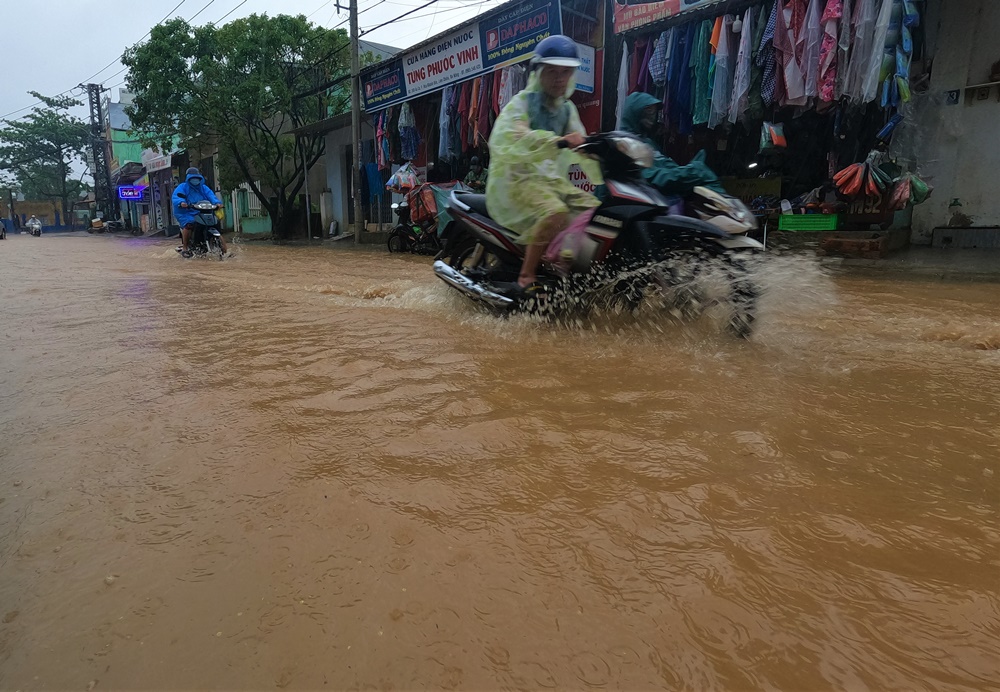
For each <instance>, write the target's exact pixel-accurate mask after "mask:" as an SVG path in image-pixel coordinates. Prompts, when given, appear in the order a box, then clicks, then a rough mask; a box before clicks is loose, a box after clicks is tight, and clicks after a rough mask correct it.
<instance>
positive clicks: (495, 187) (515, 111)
mask: <svg viewBox="0 0 1000 692" xmlns="http://www.w3.org/2000/svg"><path fill="white" fill-rule="evenodd" d="M531 62H532V67H533V71H532V73H531V76H530V77H529V79H528V86H527V87H526V88H525V89H524V90H523V91H521V92H520V93H518V94H517V95H516V96H514V98H513V99H512V100H511V101H510V103H508V104H507V105H506V106H504V109H503V110H502V111H501V112H500V116H499V117H498V118H497V121H496V124H495V125H494V127H493V132H492V133H491V134H490V143H489V145H490V162H491V166H490V177H489V179H488V181H487V183H486V206H487V208H488V209H489V212H490V216H492V217H493V219H494V220H495V221H496V222H497V223H500V224H502V225H503V226H505V227H507V228H509V229H510V230H512V231H514V232H515V233H518V234H519V238H518V241H519V242H520V243H521V244H523V245H526V246H527V247H526V248H525V256H524V263H523V264H522V266H521V272H520V275H519V276H518V284H519V285H520V286H521V287H522V288H527V287H530V286H531V285H532V284H534V282H535V278H536V272H537V270H538V265H539V263H540V261H541V257H542V253H543V252H544V250H545V247H546V245H548V243H549V242H551V240H552V239H553V238H554V237H555V236H556V234H558V233H559V231H561V230H563V229H564V228H566V227H567V226H568V225H569V223H570V221H572V219H573V218H574V217H575V216H577V215H578V214H580V213H582V212H584V211H587V210H588V209H592V208H594V207H597V206H598V205H599V204H600V202H599V201H598V200H597V198H596V197H594V196H593V195H591V194H589V193H587V192H584V191H583V190H580V189H578V188H576V187H574V186H573V185H572V183H570V182H569V167H570V165H571V164H573V163H579V164H580V165H581V166H582V167H583V169H584V171H585V172H586V173H587V176H588V177H589V178H590V180H591V182H593V183H595V184H601V183H603V182H604V181H603V179H602V178H601V173H600V168H599V167H598V166H597V165H596V163H595V162H593V161H591V160H589V159H585V158H583V157H581V156H579V155H578V154H576V153H574V152H573V151H571V149H570V148H575V147H578V146H580V145H581V144H583V142H584V138H585V137H586V134H587V131H586V130H585V129H584V127H583V124H582V123H581V122H580V115H579V114H578V113H577V110H576V106H575V105H574V104H573V102H572V101H570V100H569V97H570V96H571V95H572V93H573V89H574V85H575V75H576V68H577V67H578V66H579V65H580V59H579V55H578V49H577V46H576V44H575V43H574V42H573V40H572V39H570V38H569V37H567V36H562V35H555V36H550V37H548V38H546V39H544V40H542V41H541V42H539V44H538V45H537V46H536V48H535V55H534V56H533V57H532V59H531ZM560 141H564V142H565V143H566V145H568V146H569V147H570V148H565V149H564V148H559V146H558V144H559V142H560Z"/></svg>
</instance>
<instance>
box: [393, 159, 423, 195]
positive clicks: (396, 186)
mask: <svg viewBox="0 0 1000 692" xmlns="http://www.w3.org/2000/svg"><path fill="white" fill-rule="evenodd" d="M416 187H420V178H418V177H417V172H416V171H415V170H414V169H413V166H411V165H410V164H409V163H404V164H403V165H402V166H400V167H399V169H398V170H397V171H396V172H395V173H393V174H392V175H391V176H389V179H388V180H387V181H386V183H385V189H386V190H389V191H390V192H395V193H396V194H402V193H404V192H409V191H410V190H412V189H414V188H416Z"/></svg>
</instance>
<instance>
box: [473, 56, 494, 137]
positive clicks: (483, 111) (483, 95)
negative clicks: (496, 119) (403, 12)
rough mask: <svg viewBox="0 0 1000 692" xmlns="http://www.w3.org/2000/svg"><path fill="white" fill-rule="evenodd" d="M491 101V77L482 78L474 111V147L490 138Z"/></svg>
mask: <svg viewBox="0 0 1000 692" xmlns="http://www.w3.org/2000/svg"><path fill="white" fill-rule="evenodd" d="M492 99H493V75H492V74H487V75H484V76H483V84H482V87H481V88H480V89H479V108H478V109H477V110H476V134H475V137H474V138H473V143H474V144H475V146H479V144H480V143H482V144H485V143H486V140H487V139H489V136H490V108H491V106H490V103H491V101H492Z"/></svg>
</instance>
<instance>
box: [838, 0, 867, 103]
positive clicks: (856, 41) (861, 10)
mask: <svg viewBox="0 0 1000 692" xmlns="http://www.w3.org/2000/svg"><path fill="white" fill-rule="evenodd" d="M851 22H852V35H853V38H852V41H851V58H850V60H851V64H850V68H849V69H850V72H849V74H848V75H847V83H846V86H845V94H844V95H845V96H847V97H848V98H849V99H850V100H851V101H853V102H854V103H863V101H862V94H863V93H864V82H865V76H866V74H867V69H868V63H869V60H870V59H871V53H872V45H873V43H874V41H875V36H874V33H875V0H857V2H856V5H855V13H854V16H853V17H852V19H851Z"/></svg>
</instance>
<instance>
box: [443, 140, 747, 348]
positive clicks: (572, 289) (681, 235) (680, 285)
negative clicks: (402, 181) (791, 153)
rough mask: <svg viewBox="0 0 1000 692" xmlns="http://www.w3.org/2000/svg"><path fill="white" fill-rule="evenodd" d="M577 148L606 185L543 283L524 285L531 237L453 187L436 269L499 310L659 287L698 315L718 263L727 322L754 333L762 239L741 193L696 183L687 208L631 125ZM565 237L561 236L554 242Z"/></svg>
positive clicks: (605, 298) (625, 298)
mask: <svg viewBox="0 0 1000 692" xmlns="http://www.w3.org/2000/svg"><path fill="white" fill-rule="evenodd" d="M577 152H578V153H580V154H582V155H584V156H587V157H590V158H592V159H595V160H596V161H597V162H598V163H599V164H600V165H601V169H602V172H603V174H604V179H605V184H606V187H607V195H606V197H605V199H604V200H603V202H602V204H601V206H600V207H598V208H597V209H596V210H595V212H594V214H593V216H592V217H591V219H590V221H589V224H588V225H587V227H586V230H585V232H584V233H582V234H580V235H579V236H578V237H577V238H575V242H574V243H573V244H571V245H572V246H571V247H570V248H565V247H562V248H560V247H554V245H553V246H550V247H549V249H548V251H547V252H546V255H547V256H550V257H551V256H553V255H554V256H558V257H559V258H560V259H559V261H558V262H549V261H544V262H543V264H542V266H541V267H540V268H539V271H538V282H539V284H540V288H539V289H538V290H535V291H531V292H525V291H523V290H522V289H520V288H519V287H518V286H517V284H516V281H517V276H518V273H519V270H520V267H521V263H522V260H523V258H524V247H523V246H521V245H518V244H517V241H516V234H515V233H513V232H511V231H510V230H508V229H506V228H503V227H502V226H500V225H499V224H498V223H496V222H495V221H493V219H491V218H490V214H489V211H488V210H487V208H486V196H485V195H478V194H471V193H465V192H458V191H456V192H453V193H452V195H451V198H450V201H449V210H450V213H451V216H452V218H453V219H454V220H453V222H452V223H450V224H449V226H448V227H447V228H446V229H445V231H444V234H443V236H444V248H443V250H442V251H441V252H440V253H439V254H438V256H437V257H436V258H435V262H434V272H435V274H436V275H437V276H438V277H439V278H440V279H442V280H443V281H444V282H445V283H447V284H448V285H450V286H452V287H453V288H456V289H458V290H459V291H461V292H462V293H463V294H464V295H466V296H467V297H469V298H471V299H472V300H475V301H477V302H479V303H481V304H484V305H486V306H487V307H489V308H490V309H492V310H494V311H496V312H500V313H511V312H515V311H521V310H526V311H544V310H546V309H549V310H554V311H556V312H566V311H570V310H573V311H581V310H582V311H587V310H589V309H591V308H593V307H596V306H600V305H606V306H608V307H616V306H617V307H623V308H626V309H631V310H635V309H637V308H638V307H639V305H640V304H641V303H642V302H643V301H644V300H646V299H647V298H649V297H651V296H658V297H659V299H660V303H661V304H662V305H663V306H664V307H665V308H667V309H668V310H670V311H671V312H672V313H674V314H677V311H678V310H679V311H680V312H681V313H683V314H684V315H686V316H692V315H695V314H698V313H699V311H700V310H702V309H704V308H705V307H706V303H705V301H706V296H705V295H704V291H703V289H702V288H701V286H700V283H699V282H700V280H701V279H702V278H703V275H705V274H707V273H709V271H708V270H709V269H713V270H714V269H718V270H720V271H718V272H712V273H713V274H715V275H719V274H720V273H721V277H722V284H723V293H724V294H725V295H724V296H723V297H722V298H720V299H716V300H715V301H714V302H715V304H719V303H724V304H725V306H726V308H727V310H728V317H727V319H726V325H727V329H728V330H729V331H730V332H731V333H733V334H734V335H736V336H739V337H743V338H746V337H749V336H750V334H751V332H752V330H753V323H754V319H755V313H756V303H757V296H758V289H757V287H756V285H755V283H754V281H753V278H752V276H751V273H750V269H749V266H748V264H747V261H746V260H747V259H748V257H749V256H750V255H752V254H753V253H755V252H757V251H759V250H762V249H763V245H761V244H760V243H759V242H757V241H756V240H753V239H752V238H748V237H747V236H746V233H747V232H748V231H750V230H752V229H754V228H756V225H757V223H756V219H755V218H754V216H753V215H752V214H751V213H750V211H749V210H748V209H747V208H746V207H745V206H744V205H743V204H742V202H740V201H739V200H737V199H735V198H732V197H728V196H725V195H720V194H718V193H716V192H714V191H712V190H709V189H707V188H696V189H695V191H694V192H692V193H691V194H690V195H689V196H688V197H687V198H686V199H685V200H684V203H685V206H684V210H683V213H678V210H677V209H676V207H675V208H674V209H673V210H672V209H671V206H672V205H671V200H668V199H667V198H666V197H664V195H663V194H661V193H660V192H659V191H658V190H656V189H655V188H653V187H652V186H650V185H648V184H646V183H645V182H644V180H643V178H642V169H643V168H646V167H649V166H651V165H652V163H653V157H654V152H653V150H652V148H650V147H649V146H648V145H647V144H645V143H644V142H642V141H641V140H639V139H638V138H636V137H635V136H634V135H631V134H628V133H624V132H607V133H601V134H596V135H593V136H591V137H588V138H587V139H586V142H585V143H584V144H583V145H581V146H580V147H578V148H577ZM565 242H566V238H565V237H562V238H561V237H558V236H557V238H556V239H555V240H554V241H553V244H556V243H565Z"/></svg>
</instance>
